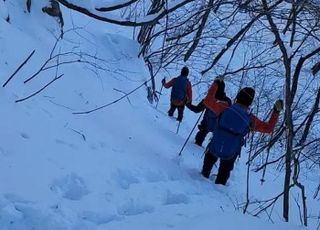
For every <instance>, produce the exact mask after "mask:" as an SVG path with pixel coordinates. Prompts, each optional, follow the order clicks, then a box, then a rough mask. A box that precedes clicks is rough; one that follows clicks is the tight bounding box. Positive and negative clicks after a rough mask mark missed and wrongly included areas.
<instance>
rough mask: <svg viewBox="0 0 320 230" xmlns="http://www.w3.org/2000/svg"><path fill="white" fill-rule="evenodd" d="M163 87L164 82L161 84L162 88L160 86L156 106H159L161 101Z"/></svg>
mask: <svg viewBox="0 0 320 230" xmlns="http://www.w3.org/2000/svg"><path fill="white" fill-rule="evenodd" d="M162 89H163V84H162V86H161V88H160V92H159V98H158V101H157V104H156V108H157V107H158V104H159V101H160V97H161V93H162Z"/></svg>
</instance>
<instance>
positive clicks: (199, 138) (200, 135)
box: [195, 117, 209, 146]
mask: <svg viewBox="0 0 320 230" xmlns="http://www.w3.org/2000/svg"><path fill="white" fill-rule="evenodd" d="M198 129H199V131H198V132H197V134H196V137H195V142H196V144H197V145H199V146H202V143H203V142H204V139H205V138H206V136H207V134H208V133H209V132H208V131H207V129H206V122H205V117H204V118H203V120H202V121H201V123H200V124H199V125H198Z"/></svg>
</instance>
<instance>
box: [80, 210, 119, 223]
mask: <svg viewBox="0 0 320 230" xmlns="http://www.w3.org/2000/svg"><path fill="white" fill-rule="evenodd" d="M79 216H80V218H81V219H83V220H86V221H89V222H92V223H94V224H96V225H100V224H107V223H109V222H111V221H119V220H122V219H123V217H121V216H118V215H115V214H108V213H95V212H90V211H85V212H83V213H81V214H80V215H79Z"/></svg>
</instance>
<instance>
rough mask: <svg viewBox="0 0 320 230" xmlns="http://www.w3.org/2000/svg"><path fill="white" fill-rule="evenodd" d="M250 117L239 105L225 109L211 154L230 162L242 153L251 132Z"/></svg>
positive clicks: (221, 115) (212, 143)
mask: <svg viewBox="0 0 320 230" xmlns="http://www.w3.org/2000/svg"><path fill="white" fill-rule="evenodd" d="M249 127H250V115H249V113H248V112H247V111H246V110H245V109H243V108H242V107H241V106H239V105H237V104H233V105H232V106H231V107H229V108H227V109H225V110H224V111H223V112H222V113H221V114H220V116H219V118H218V121H217V125H216V127H215V130H214V131H213V136H212V139H211V142H210V143H209V150H210V153H212V154H213V155H215V156H217V157H219V158H221V159H223V160H229V159H231V158H233V157H234V156H235V155H236V154H238V153H240V150H241V147H242V145H243V144H244V137H245V135H246V134H247V133H248V132H249Z"/></svg>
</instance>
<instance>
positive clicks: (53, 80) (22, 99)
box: [16, 74, 64, 103]
mask: <svg viewBox="0 0 320 230" xmlns="http://www.w3.org/2000/svg"><path fill="white" fill-rule="evenodd" d="M63 75H64V74H61V75H60V76H58V77H55V78H54V79H52V80H51V81H50V82H49V83H48V84H46V85H45V86H43V87H42V88H41V89H39V90H38V91H36V92H34V93H33V94H31V95H29V96H28V97H25V98H21V99H18V100H16V103H18V102H22V101H25V100H27V99H29V98H31V97H33V96H35V95H37V94H38V93H40V92H41V91H43V90H44V89H45V88H47V87H48V86H49V85H51V84H52V83H53V82H55V81H56V80H58V79H59V78H61V77H62V76H63Z"/></svg>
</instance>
